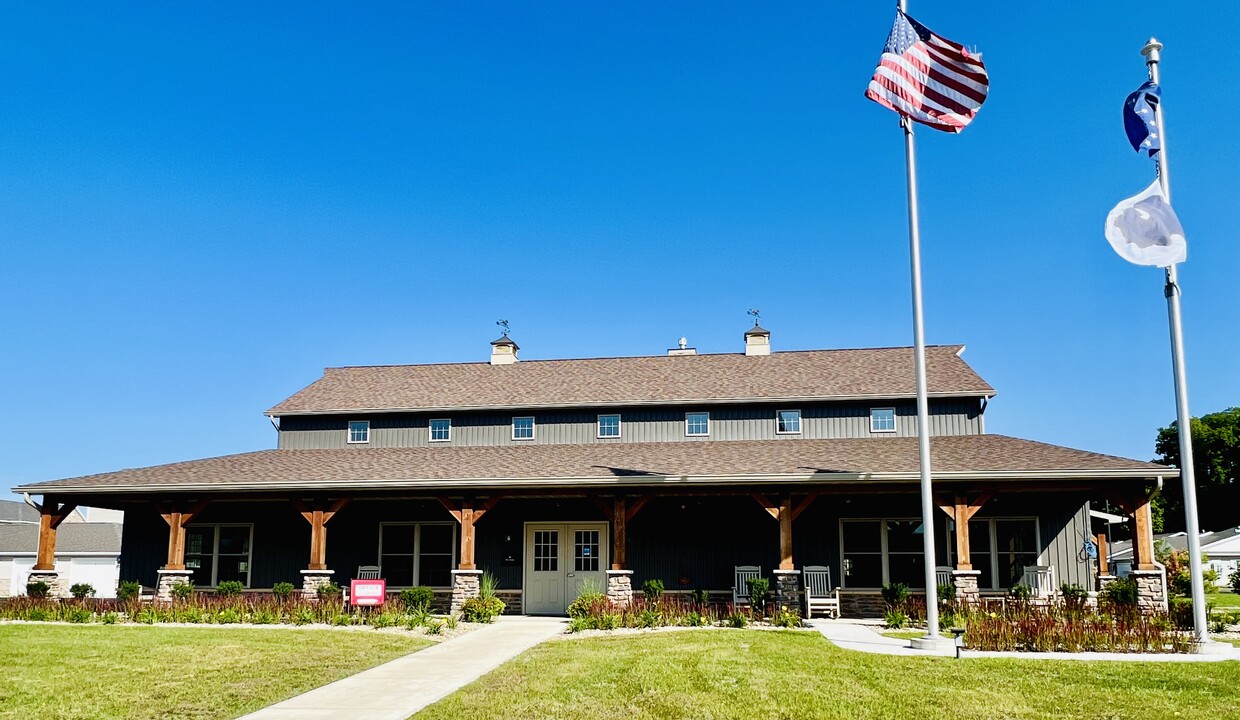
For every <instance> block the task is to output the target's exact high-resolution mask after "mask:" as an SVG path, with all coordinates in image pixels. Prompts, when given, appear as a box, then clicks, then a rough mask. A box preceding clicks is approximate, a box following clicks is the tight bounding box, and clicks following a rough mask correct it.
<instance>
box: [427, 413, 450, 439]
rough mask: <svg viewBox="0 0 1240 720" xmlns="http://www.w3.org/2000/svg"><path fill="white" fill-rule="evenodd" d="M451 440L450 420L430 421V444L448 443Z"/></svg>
mask: <svg viewBox="0 0 1240 720" xmlns="http://www.w3.org/2000/svg"><path fill="white" fill-rule="evenodd" d="M451 439H452V419H451V418H438V419H435V420H431V442H448V441H449V440H451Z"/></svg>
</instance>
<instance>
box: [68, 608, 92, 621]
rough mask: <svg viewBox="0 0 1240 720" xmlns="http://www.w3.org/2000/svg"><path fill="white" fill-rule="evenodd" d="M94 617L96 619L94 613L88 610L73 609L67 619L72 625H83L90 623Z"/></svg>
mask: <svg viewBox="0 0 1240 720" xmlns="http://www.w3.org/2000/svg"><path fill="white" fill-rule="evenodd" d="M93 617H94V613H92V612H91V611H89V610H87V609H86V608H81V607H77V608H73V609H72V610H70V611H69V614H68V616H67V617H66V618H65V619H66V620H68V621H69V622H71V623H79V624H82V623H88V622H90V621H91V618H93Z"/></svg>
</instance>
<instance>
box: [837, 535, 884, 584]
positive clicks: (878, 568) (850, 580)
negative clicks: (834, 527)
mask: <svg viewBox="0 0 1240 720" xmlns="http://www.w3.org/2000/svg"><path fill="white" fill-rule="evenodd" d="M843 529H844V530H843V533H844V580H843V583H842V584H843V585H844V586H845V587H852V588H876V587H882V585H883V555H882V549H883V545H882V525H881V523H879V521H877V520H846V521H844V523H843Z"/></svg>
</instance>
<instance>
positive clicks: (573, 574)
mask: <svg viewBox="0 0 1240 720" xmlns="http://www.w3.org/2000/svg"><path fill="white" fill-rule="evenodd" d="M568 576H569V577H577V574H576V573H569V574H568Z"/></svg>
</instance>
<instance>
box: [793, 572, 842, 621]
mask: <svg viewBox="0 0 1240 720" xmlns="http://www.w3.org/2000/svg"><path fill="white" fill-rule="evenodd" d="M801 578H802V580H803V582H804V583H805V619H806V620H809V619H810V618H812V617H814V611H815V610H818V611H820V612H822V613H826V614H829V615H830V616H831V617H833V618H835V619H837V620H838V619H839V617H840V589H839V588H838V587H832V586H831V568H829V567H826V566H825V565H806V566H805V567H804V568H802V572H801Z"/></svg>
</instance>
